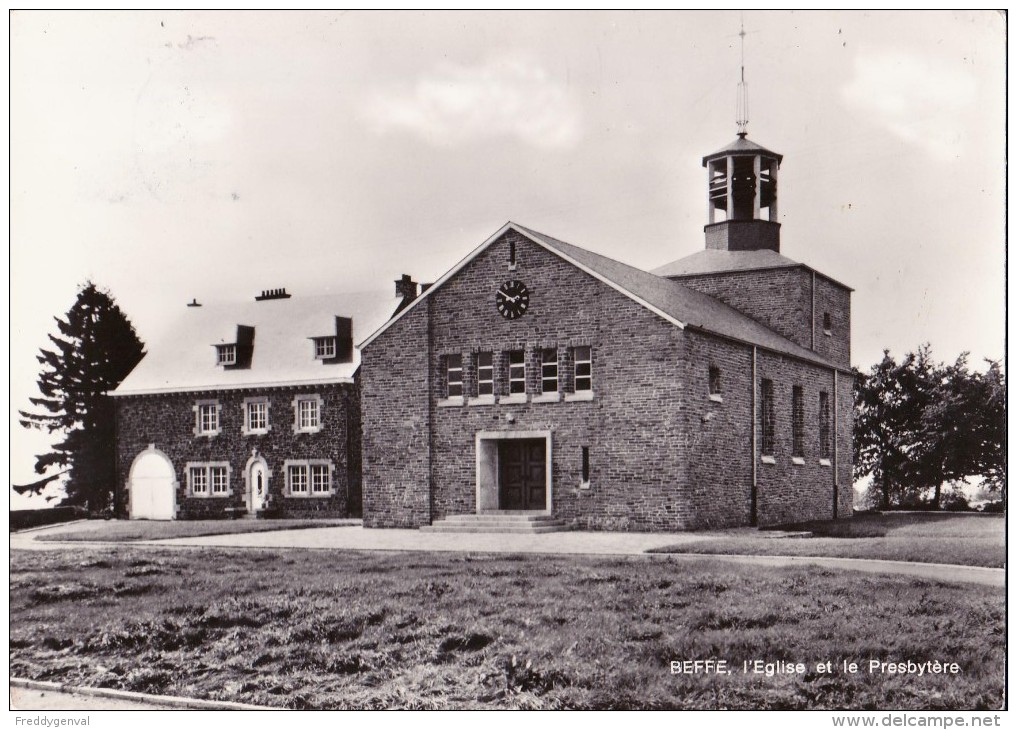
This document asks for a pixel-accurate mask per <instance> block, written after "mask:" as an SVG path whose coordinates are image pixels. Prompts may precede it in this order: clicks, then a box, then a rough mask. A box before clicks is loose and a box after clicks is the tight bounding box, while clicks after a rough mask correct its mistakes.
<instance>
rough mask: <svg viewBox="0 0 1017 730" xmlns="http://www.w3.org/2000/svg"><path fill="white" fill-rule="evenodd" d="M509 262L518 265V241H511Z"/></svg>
mask: <svg viewBox="0 0 1017 730" xmlns="http://www.w3.org/2000/svg"><path fill="white" fill-rule="evenodd" d="M509 264H511V265H512V266H515V265H516V242H515V241H509Z"/></svg>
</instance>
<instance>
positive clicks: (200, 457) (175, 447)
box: [116, 384, 360, 519]
mask: <svg viewBox="0 0 1017 730" xmlns="http://www.w3.org/2000/svg"><path fill="white" fill-rule="evenodd" d="M358 390H359V389H358V385H357V384H353V385H349V384H343V385H335V384H332V385H317V386H310V387H300V388H274V389H244V390H228V391H214V392H201V393H174V394H168V395H139V396H122V397H119V398H117V399H116V408H117V411H116V414H117V415H116V417H117V484H118V494H117V513H118V515H120V516H122V517H127V516H128V515H129V514H130V505H129V499H130V492H129V488H128V485H129V481H130V472H131V465H132V463H133V462H134V460H135V458H136V457H137V456H138V455H139V454H140V453H142V452H143V451H145V450H146V449H147V448H148V447H149V446H150V445H153V446H154V447H155V449H157V450H158V451H160V452H162V453H163V454H165V455H166V456H167V457H168V458H169V460H170V462H171V463H172V466H173V471H174V475H175V477H176V480H177V482H178V487H177V493H176V505H177V515H176V516H177V518H178V519H217V518H223V517H226V516H228V515H229V514H231V512H230V511H229V508H232V509H234V510H239V511H241V512H242V511H244V510H245V506H246V504H247V493H246V481H245V479H244V474H245V471H246V470H247V468H248V463H249V461H250V460H251V458H252V455H253V453H254V450H257V454H258V455H259V456H260V457H262V458H263V459H264V460H265V463H266V465H267V467H268V472H269V477H268V484H267V491H268V494H269V495H270V496H271V498H272V503H273V505H274V507H275V510H274V512H273V513H274V514H275V515H276V516H280V517H346V516H347V515H348V514H349V513H350V501H351V499H350V496H351V495H350V491H351V486H352V488H353V491H354V495H353V496H354V500H353V501H354V505H355V504H356V490H357V489H358V488H359V485H360V455H359V451H360V443H359V431H360V426H359V423H358V419H359V400H360V399H359V392H358ZM298 395H299V396H305V395H317V396H319V397H320V399H321V401H320V403H321V411H320V429H319V430H318V431H317V432H316V433H297V432H294V423H295V414H294V404H293V402H294V399H295V398H296V397H297V396H298ZM245 398H265V399H266V400H267V402H268V404H269V409H268V420H269V425H270V429H269V430H268V433H265V434H258V435H255V434H252V435H244V406H243V404H244V399H245ZM199 401H202V402H214V403H216V404H218V406H219V433H217V434H216V435H214V436H207V435H203V434H196V433H195V420H196V413H195V410H194V409H195V404H196V403H198V402H199ZM287 460H313V461H327V462H330V463H331V466H332V469H331V485H332V493H331V495H330V496H291V495H289V494H287V491H286V474H285V462H286V461H287ZM189 463H226V464H228V466H229V472H230V478H229V488H230V493H229V494H228V495H227V496H224V497H217V496H215V497H214V496H193V495H191V494H189V491H188V475H187V464H189Z"/></svg>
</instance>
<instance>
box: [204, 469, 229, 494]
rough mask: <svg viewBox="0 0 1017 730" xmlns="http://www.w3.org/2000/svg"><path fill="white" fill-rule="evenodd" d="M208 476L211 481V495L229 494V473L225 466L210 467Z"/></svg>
mask: <svg viewBox="0 0 1017 730" xmlns="http://www.w3.org/2000/svg"><path fill="white" fill-rule="evenodd" d="M208 472H209V476H210V477H211V479H212V494H216V495H219V496H222V495H224V494H229V491H230V473H229V471H228V470H227V469H226V467H225V466H211V467H209V468H208Z"/></svg>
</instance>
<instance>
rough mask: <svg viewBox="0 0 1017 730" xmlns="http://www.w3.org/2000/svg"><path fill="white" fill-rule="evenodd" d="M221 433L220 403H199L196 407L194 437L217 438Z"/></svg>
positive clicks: (212, 401)
mask: <svg viewBox="0 0 1017 730" xmlns="http://www.w3.org/2000/svg"><path fill="white" fill-rule="evenodd" d="M218 433H219V402H218V401H214V400H210V401H199V402H198V403H197V404H196V405H195V406H194V435H195V436H215V435H216V434H218Z"/></svg>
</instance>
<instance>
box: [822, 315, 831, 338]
mask: <svg viewBox="0 0 1017 730" xmlns="http://www.w3.org/2000/svg"><path fill="white" fill-rule="evenodd" d="M832 331H833V319H832V318H831V317H830V313H829V312H823V332H824V333H825V334H830V333H831V332H832Z"/></svg>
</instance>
